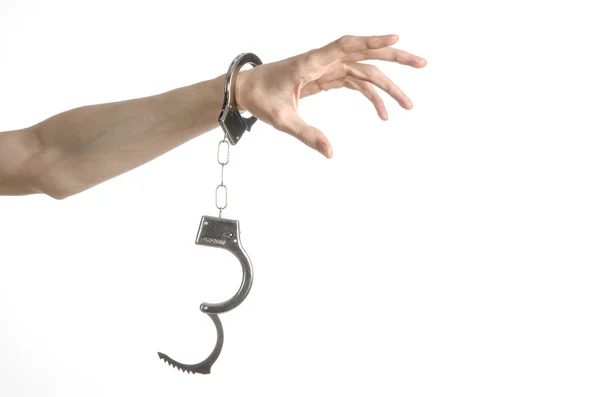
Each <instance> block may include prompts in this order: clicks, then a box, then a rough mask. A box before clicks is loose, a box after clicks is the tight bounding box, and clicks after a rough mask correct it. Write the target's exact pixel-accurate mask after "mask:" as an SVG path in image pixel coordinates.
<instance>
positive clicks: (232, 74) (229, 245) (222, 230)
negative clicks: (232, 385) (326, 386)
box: [158, 53, 262, 374]
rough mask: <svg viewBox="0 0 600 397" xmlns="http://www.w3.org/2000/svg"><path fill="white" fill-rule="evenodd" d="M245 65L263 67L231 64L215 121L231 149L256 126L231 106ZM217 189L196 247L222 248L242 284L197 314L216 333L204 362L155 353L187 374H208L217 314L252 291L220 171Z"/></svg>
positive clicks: (243, 60) (255, 61)
mask: <svg viewBox="0 0 600 397" xmlns="http://www.w3.org/2000/svg"><path fill="white" fill-rule="evenodd" d="M247 63H249V64H251V65H252V66H253V67H256V66H258V65H261V64H262V62H261V60H260V59H259V58H258V57H257V56H256V55H254V54H252V53H243V54H240V55H238V56H237V57H236V58H235V59H234V60H233V62H231V65H230V66H229V70H228V71H227V75H226V78H225V99H224V102H223V107H222V109H221V113H220V114H219V118H218V121H219V124H220V125H221V128H222V129H223V131H224V133H225V137H224V139H225V138H226V139H227V141H229V143H230V144H232V145H235V144H237V143H238V142H239V140H240V139H241V137H242V135H243V134H244V132H246V131H250V128H252V125H254V123H255V122H256V117H254V116H252V117H243V116H242V115H241V114H240V111H239V109H238V107H237V106H236V104H235V103H234V102H233V94H234V88H235V80H236V77H237V74H238V72H239V70H240V69H241V68H242V66H244V65H245V64H247ZM221 142H223V141H221ZM221 142H220V143H219V146H220V145H221ZM225 143H227V142H225ZM227 153H229V152H227ZM228 159H229V154H227V161H229V160H228ZM218 161H219V164H221V166H222V167H224V166H225V165H226V164H227V162H221V160H218ZM219 187H223V188H225V204H224V205H222V206H219V204H218V201H217V208H218V209H219V217H213V216H207V215H205V216H203V217H202V219H201V221H200V227H199V229H198V233H197V235H196V245H204V246H209V247H218V248H223V249H225V250H227V251H229V252H231V253H232V254H233V255H235V257H236V258H237V259H238V260H239V261H240V264H241V266H242V283H241V285H240V288H239V289H238V291H237V292H236V293H235V295H234V296H232V297H231V298H230V299H228V300H226V301H224V302H221V303H202V305H200V311H202V312H203V313H206V314H207V315H208V316H209V317H210V318H211V320H212V321H213V323H214V324H215V327H216V329H217V343H216V345H215V347H214V349H213V351H212V353H211V354H210V355H209V356H208V357H207V358H206V359H205V360H204V361H202V362H199V363H198V364H182V363H180V362H178V361H175V360H173V359H172V358H171V357H169V356H168V355H166V354H164V353H158V357H159V358H160V359H162V360H164V361H165V362H166V363H168V364H169V365H172V366H173V367H175V368H177V369H179V370H181V371H184V372H188V373H195V374H209V373H210V371H211V368H212V365H213V364H214V363H215V361H216V360H217V358H219V355H220V354H221V350H222V348H223V338H224V336H223V325H222V324H221V320H220V319H219V316H218V314H220V313H225V312H227V311H230V310H232V309H234V308H236V307H237V306H239V305H240V304H241V303H242V302H243V301H244V299H246V297H247V296H248V293H249V292H250V289H251V287H252V280H253V269H252V262H251V261H250V257H249V256H248V254H247V253H246V251H245V250H244V248H243V247H242V243H241V240H240V226H239V221H237V220H233V219H225V218H221V212H222V210H223V209H224V208H225V207H226V206H227V201H226V199H227V196H226V194H227V190H226V187H225V185H224V184H223V168H222V169H221V184H220V185H219V186H218V187H217V190H218V188H219Z"/></svg>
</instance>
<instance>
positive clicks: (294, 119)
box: [282, 112, 333, 159]
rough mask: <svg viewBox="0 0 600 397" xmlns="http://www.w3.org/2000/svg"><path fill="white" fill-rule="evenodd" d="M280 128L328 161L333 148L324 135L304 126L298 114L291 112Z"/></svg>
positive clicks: (315, 129) (309, 126)
mask: <svg viewBox="0 0 600 397" xmlns="http://www.w3.org/2000/svg"><path fill="white" fill-rule="evenodd" d="M282 127H283V128H282V129H283V130H284V132H287V133H288V134H290V135H292V136H294V137H296V138H298V140H300V141H301V142H303V143H304V144H305V145H307V146H309V147H311V148H313V149H315V150H316V151H318V152H319V153H321V154H322V155H323V156H325V157H327V158H328V159H330V158H331V157H332V156H333V148H332V147H331V143H330V142H329V139H327V137H326V136H325V134H323V133H322V132H321V130H319V129H318V128H316V127H313V126H311V125H308V124H306V122H305V121H304V120H302V119H301V118H300V116H299V115H298V113H296V112H293V113H291V114H290V115H288V117H286V120H285V122H284V123H283V125H282Z"/></svg>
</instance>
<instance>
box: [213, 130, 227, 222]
mask: <svg viewBox="0 0 600 397" xmlns="http://www.w3.org/2000/svg"><path fill="white" fill-rule="evenodd" d="M217 162H218V163H219V164H220V165H221V183H220V184H219V185H218V186H217V188H216V189H215V205H216V206H217V209H218V210H219V218H221V214H222V213H223V210H224V209H225V208H227V186H226V185H225V183H223V175H224V173H225V166H226V165H227V164H228V163H229V142H228V141H227V134H223V139H222V140H221V141H219V144H218V146H217ZM219 193H221V194H219Z"/></svg>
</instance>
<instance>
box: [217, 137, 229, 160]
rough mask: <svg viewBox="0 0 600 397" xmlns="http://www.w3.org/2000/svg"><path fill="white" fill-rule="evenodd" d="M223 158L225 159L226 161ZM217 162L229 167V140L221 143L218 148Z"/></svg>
mask: <svg viewBox="0 0 600 397" xmlns="http://www.w3.org/2000/svg"><path fill="white" fill-rule="evenodd" d="M222 148H225V149H222ZM222 157H225V159H223V158H222ZM217 162H218V163H219V164H221V165H227V164H228V163H229V142H227V139H225V138H223V140H221V141H220V142H219V146H218V147H217Z"/></svg>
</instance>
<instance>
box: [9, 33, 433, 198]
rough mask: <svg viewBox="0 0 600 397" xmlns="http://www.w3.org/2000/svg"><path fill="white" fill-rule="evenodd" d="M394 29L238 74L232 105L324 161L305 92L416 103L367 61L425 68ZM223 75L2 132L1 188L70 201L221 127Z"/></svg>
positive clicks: (325, 150)
mask: <svg viewBox="0 0 600 397" xmlns="http://www.w3.org/2000/svg"><path fill="white" fill-rule="evenodd" d="M397 41H398V36H397V35H384V36H351V35H345V36H342V37H341V38H339V39H337V40H335V41H333V42H331V43H329V44H327V45H325V46H323V47H320V48H315V49H313V50H310V51H308V52H305V53H302V54H299V55H296V56H293V57H290V58H286V59H283V60H281V61H277V62H273V63H267V64H263V65H259V66H257V67H255V68H252V69H249V70H243V71H241V72H239V74H238V77H237V79H236V83H235V87H233V96H234V97H233V101H234V105H235V106H237V107H238V108H240V109H246V110H248V111H249V112H250V113H251V114H252V115H253V116H255V117H256V118H258V119H259V120H261V121H263V122H265V123H267V124H269V125H271V126H273V127H274V128H275V129H277V130H279V131H282V132H285V133H288V134H290V135H292V136H294V137H296V138H297V139H298V140H300V141H301V142H303V143H305V144H306V145H307V146H309V147H311V148H313V149H315V150H317V151H318V152H320V153H321V154H322V155H324V156H325V157H327V158H331V157H332V155H333V149H332V147H331V143H330V142H329V140H328V139H327V137H326V136H325V135H324V134H323V132H322V131H320V130H319V129H318V128H316V127H314V126H311V125H308V124H307V123H306V122H304V120H302V118H300V116H299V114H298V104H299V101H300V99H301V98H304V97H307V96H310V95H315V94H317V93H319V92H321V91H327V90H330V89H334V88H350V89H353V90H357V91H360V92H361V93H362V94H364V96H365V97H367V98H368V99H369V100H370V101H371V102H372V104H373V105H374V107H375V109H376V111H377V114H378V115H379V117H380V118H381V119H382V120H387V119H388V114H387V111H386V108H385V106H384V103H383V100H382V99H381V97H380V96H379V94H378V93H377V92H376V90H375V89H374V87H373V86H377V87H378V88H380V89H381V90H383V91H384V92H386V93H387V94H389V95H390V96H391V97H392V98H394V99H395V100H396V101H397V102H398V104H399V105H400V106H401V107H403V108H404V109H407V110H408V109H411V108H412V106H413V104H412V102H411V100H410V99H409V98H408V97H407V96H406V95H405V94H404V93H403V92H402V90H401V89H400V88H398V86H397V85H396V84H395V83H394V82H393V81H391V80H390V79H389V78H388V77H387V76H385V75H384V74H383V73H382V72H381V71H380V70H379V69H378V68H377V67H375V66H374V65H370V64H365V63H361V61H366V60H380V61H388V62H395V63H398V64H402V65H408V66H412V67H414V68H421V67H424V66H425V65H426V64H427V61H425V60H424V59H423V58H420V57H418V56H415V55H413V54H410V53H408V52H405V51H402V50H399V49H395V48H392V47H391V46H392V45H393V44H395V43H396V42H397ZM224 87H225V74H223V75H221V76H218V77H216V78H213V79H211V80H206V81H202V82H199V83H196V84H193V85H190V86H186V87H181V88H177V89H174V90H171V91H168V92H164V93H161V94H157V95H153V96H148V97H143V98H137V99H130V100H125V101H120V102H112V103H105V104H97V105H88V106H83V107H79V108H75V109H71V110H68V111H65V112H63V113H59V114H57V115H55V116H52V117H50V118H48V119H46V120H44V121H42V122H40V123H38V124H35V125H33V126H31V127H27V128H23V129H19V130H13V131H6V132H3V133H0V195H26V194H35V193H41V194H46V195H48V196H50V197H53V198H55V199H64V198H66V197H69V196H72V195H74V194H77V193H79V192H82V191H84V190H87V189H89V188H91V187H93V186H95V185H98V184H100V183H102V182H104V181H107V180H109V179H111V178H114V177H116V176H118V175H121V174H123V173H125V172H127V171H129V170H132V169H134V168H136V167H139V166H140V165H142V164H145V163H147V162H148V161H150V160H152V159H154V158H156V157H158V156H160V155H162V154H164V153H166V152H168V151H169V150H172V149H174V148H175V147H177V146H179V145H181V144H183V143H185V142H187V141H189V140H191V139H193V138H195V137H197V136H199V135H201V134H204V133H205V132H207V131H210V130H212V129H214V128H216V127H218V122H217V117H218V115H219V113H220V111H221V106H222V104H223V95H224Z"/></svg>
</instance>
